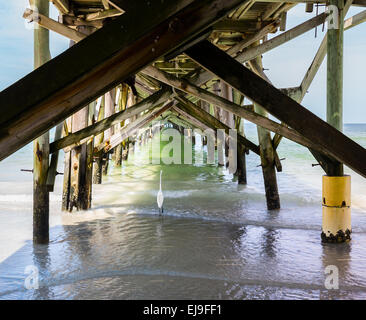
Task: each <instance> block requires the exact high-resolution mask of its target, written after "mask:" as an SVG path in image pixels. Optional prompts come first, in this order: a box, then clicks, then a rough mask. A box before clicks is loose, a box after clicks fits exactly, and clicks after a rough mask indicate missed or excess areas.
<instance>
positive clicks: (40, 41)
mask: <svg viewBox="0 0 366 320" xmlns="http://www.w3.org/2000/svg"><path fill="white" fill-rule="evenodd" d="M33 4H34V6H35V7H37V8H38V11H39V13H41V14H43V15H44V16H46V17H48V16H49V1H48V0H34V1H33ZM50 59H51V54H50V49H49V31H48V30H47V29H44V28H43V27H41V26H37V28H36V29H35V30H34V68H35V69H37V68H38V67H40V66H41V65H43V64H44V63H46V62H47V61H49V60H50ZM48 167H49V132H46V133H44V134H43V135H42V136H40V137H38V138H37V139H36V140H35V141H34V142H33V242H34V243H36V244H43V243H48V242H49V192H48V188H47V173H48Z"/></svg>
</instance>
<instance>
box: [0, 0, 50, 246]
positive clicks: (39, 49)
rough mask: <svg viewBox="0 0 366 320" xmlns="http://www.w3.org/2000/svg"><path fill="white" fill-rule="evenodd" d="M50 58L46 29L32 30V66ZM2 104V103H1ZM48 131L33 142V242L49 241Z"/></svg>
mask: <svg viewBox="0 0 366 320" xmlns="http://www.w3.org/2000/svg"><path fill="white" fill-rule="evenodd" d="M33 4H34V5H35V6H36V7H37V8H38V10H39V12H41V13H43V14H44V15H48V14H49V5H50V4H49V2H48V1H42V0H34V2H33ZM50 59H51V54H50V38H49V31H48V30H47V29H43V28H38V29H35V30H34V68H35V69H36V68H39V67H40V66H42V65H43V64H45V63H46V62H47V61H48V60H50ZM1 106H3V104H1ZM49 141H50V136H49V132H45V133H44V134H43V135H41V136H40V137H38V139H36V140H35V141H34V142H33V242H34V243H36V244H46V243H48V242H49V209H50V208H49V201H50V198H49V192H48V188H47V172H48V168H49V148H50V146H49Z"/></svg>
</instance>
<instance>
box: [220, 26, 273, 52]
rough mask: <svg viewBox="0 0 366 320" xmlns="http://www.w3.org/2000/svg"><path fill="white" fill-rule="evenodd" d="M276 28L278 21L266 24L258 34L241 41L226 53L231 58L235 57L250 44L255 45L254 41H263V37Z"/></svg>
mask: <svg viewBox="0 0 366 320" xmlns="http://www.w3.org/2000/svg"><path fill="white" fill-rule="evenodd" d="M277 26H278V21H274V22H272V23H269V24H267V25H266V26H264V27H263V28H262V29H260V30H259V31H258V32H256V33H255V34H253V35H251V36H248V37H246V38H245V39H244V40H243V41H241V42H239V43H237V44H236V45H234V46H232V47H231V48H230V49H229V50H227V51H226V52H227V53H228V54H230V55H231V56H232V57H235V56H237V55H238V53H239V52H241V51H242V50H243V49H245V48H247V47H249V46H250V45H251V44H253V43H255V42H256V41H258V40H261V39H263V37H264V36H265V35H267V34H268V33H270V32H273V31H274V30H276V28H277Z"/></svg>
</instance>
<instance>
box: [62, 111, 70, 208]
mask: <svg viewBox="0 0 366 320" xmlns="http://www.w3.org/2000/svg"><path fill="white" fill-rule="evenodd" d="M64 124H65V125H64V128H67V130H64V135H67V134H69V132H72V117H70V118H68V119H67V120H65V122H64ZM70 177H71V150H70V151H65V156H64V180H63V186H62V207H61V210H62V211H68V210H69V207H70Z"/></svg>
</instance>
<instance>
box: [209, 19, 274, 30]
mask: <svg viewBox="0 0 366 320" xmlns="http://www.w3.org/2000/svg"><path fill="white" fill-rule="evenodd" d="M266 24H268V23H263V22H260V21H257V20H233V19H223V20H221V21H219V22H217V23H215V24H214V25H213V26H212V29H213V30H215V31H221V32H227V31H233V32H246V33H248V32H255V31H257V30H259V29H261V28H263V26H265V25H266Z"/></svg>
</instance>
